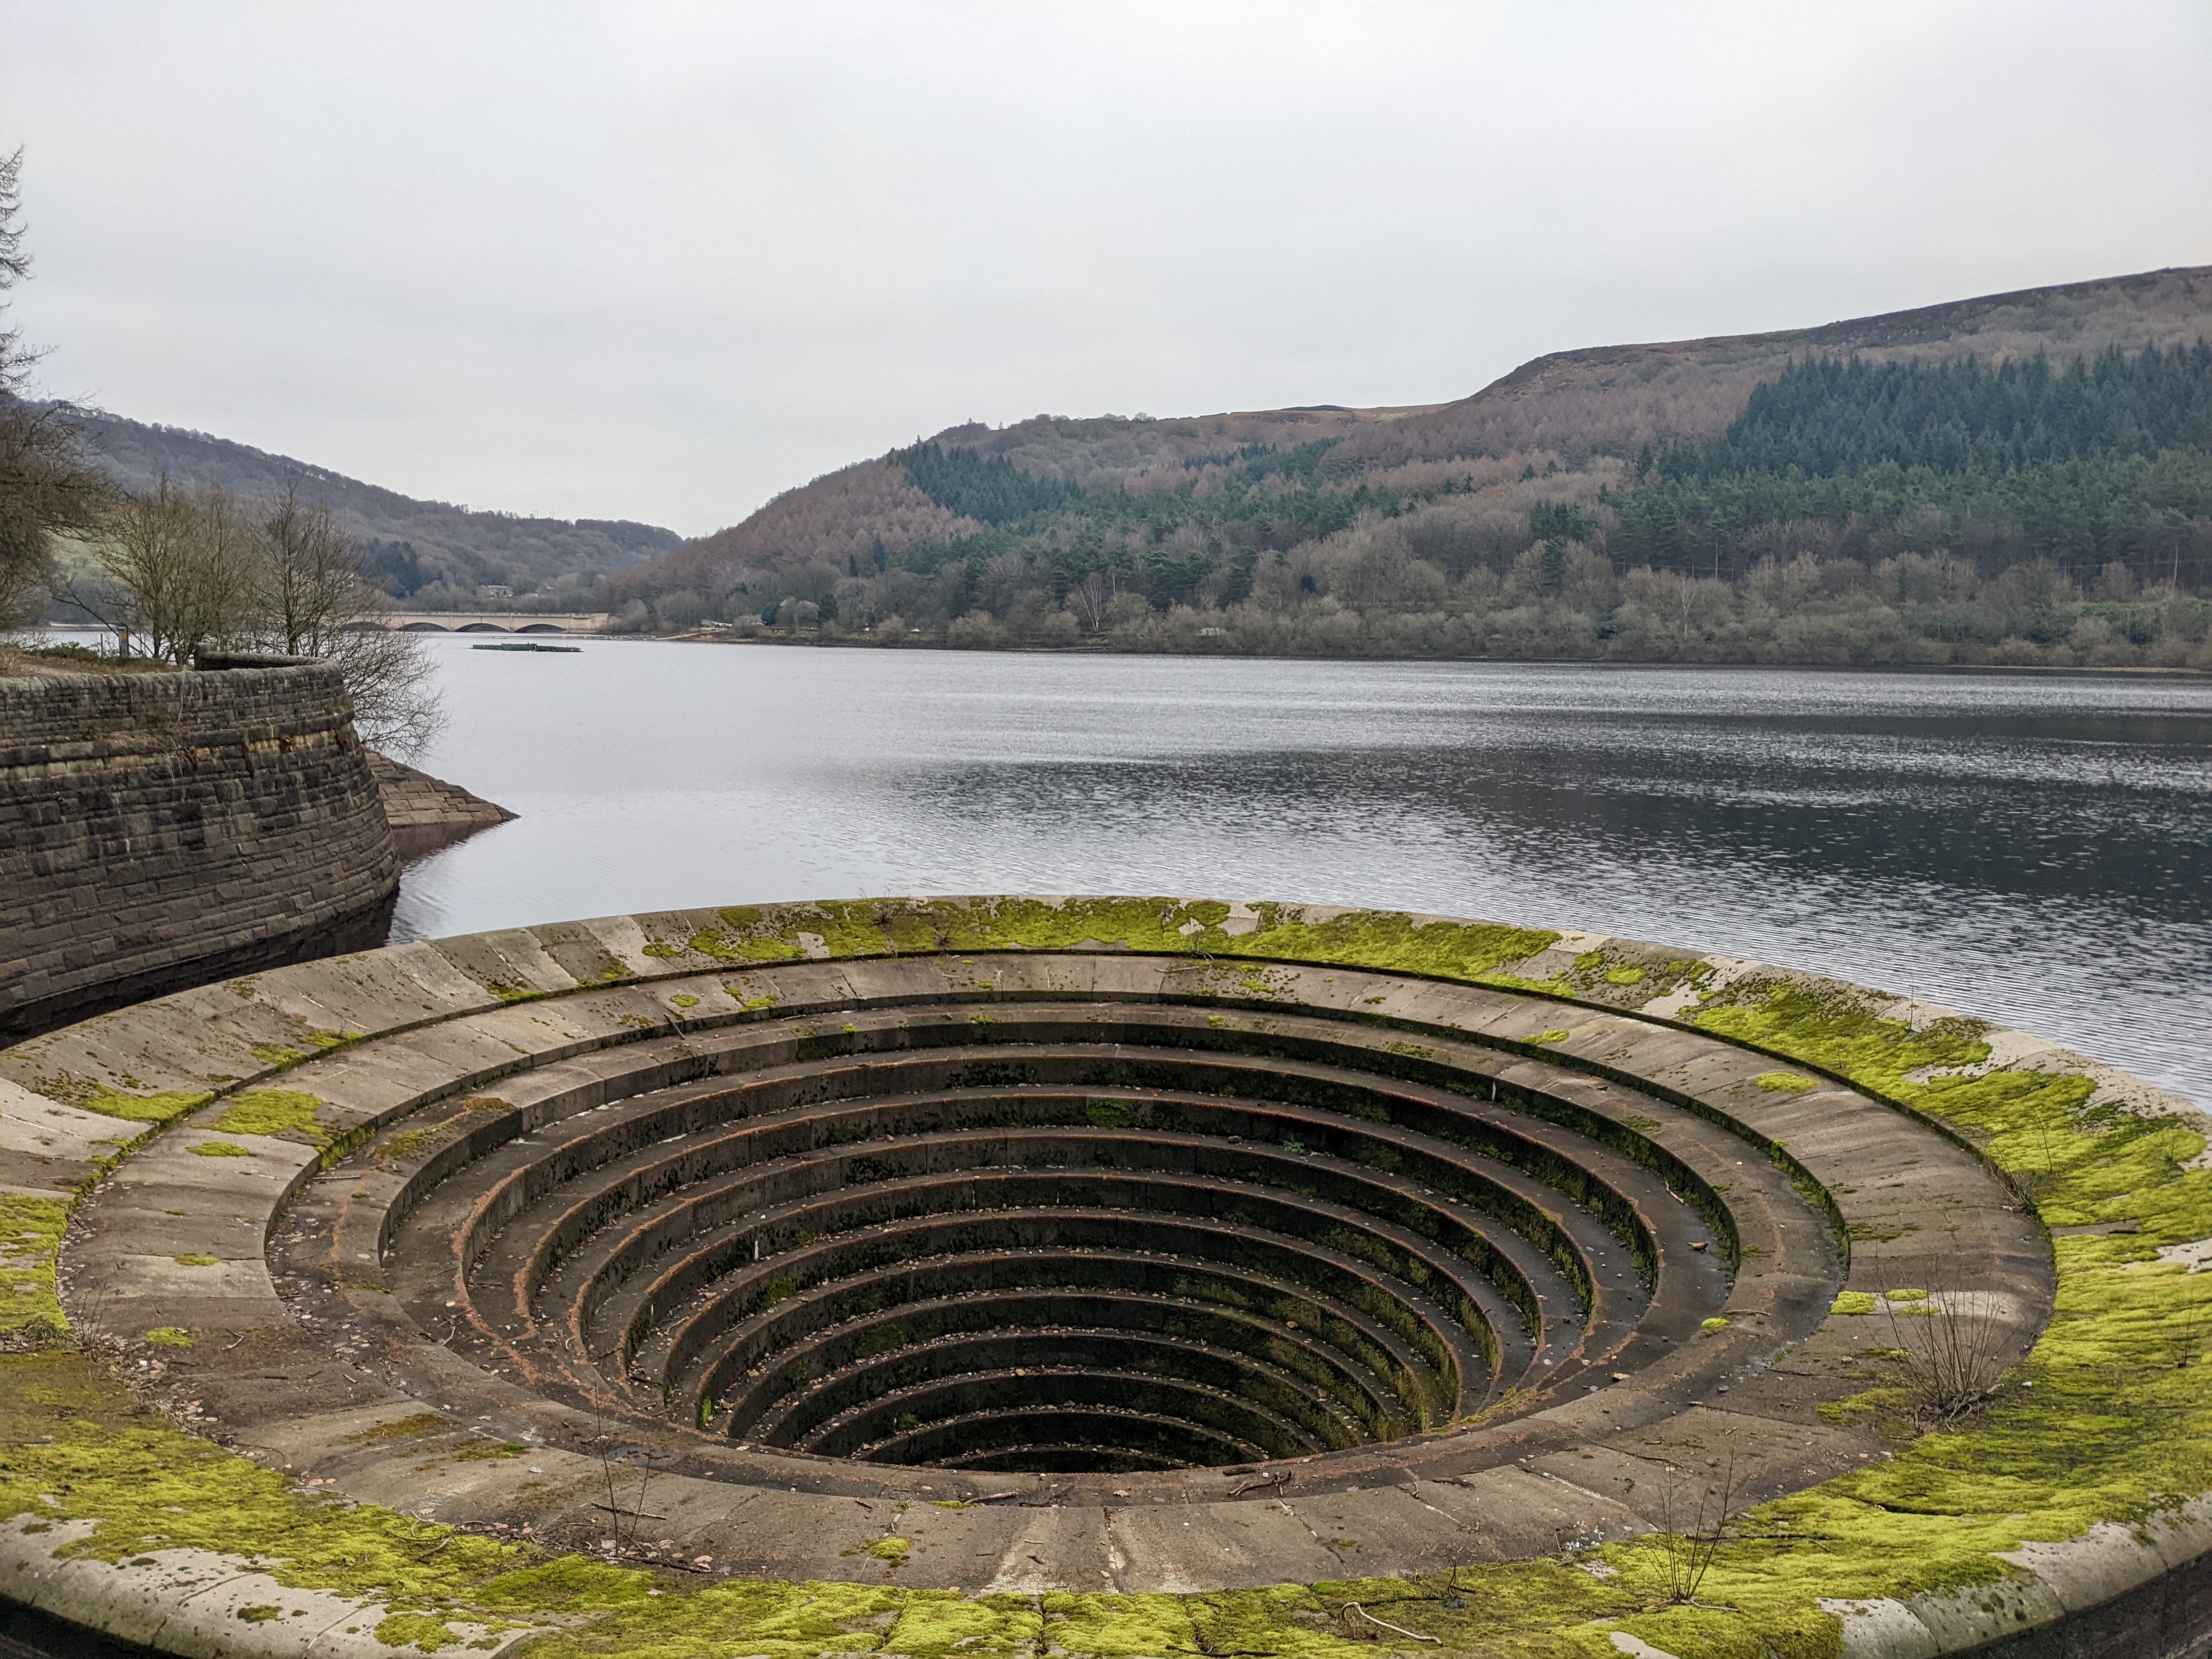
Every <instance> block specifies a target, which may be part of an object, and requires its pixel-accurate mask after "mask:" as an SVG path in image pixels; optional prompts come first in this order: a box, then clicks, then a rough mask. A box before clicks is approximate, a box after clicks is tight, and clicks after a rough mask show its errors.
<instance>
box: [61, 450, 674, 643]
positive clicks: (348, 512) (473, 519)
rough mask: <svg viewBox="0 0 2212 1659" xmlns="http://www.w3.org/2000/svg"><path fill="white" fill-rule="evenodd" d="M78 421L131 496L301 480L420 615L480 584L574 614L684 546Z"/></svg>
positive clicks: (240, 489) (255, 453)
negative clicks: (634, 571) (163, 481)
mask: <svg viewBox="0 0 2212 1659" xmlns="http://www.w3.org/2000/svg"><path fill="white" fill-rule="evenodd" d="M80 424H81V425H82V427H83V428H84V431H85V434H86V435H87V437H88V439H89V440H90V441H91V443H92V446H93V447H94V449H95V450H97V451H98V452H99V453H100V455H101V456H102V457H104V458H105V459H106V462H107V464H108V465H109V467H110V469H111V470H112V471H113V472H114V473H115V475H116V477H118V479H119V480H120V481H121V482H122V483H125V484H127V485H129V486H130V487H131V488H132V489H144V488H146V487H148V486H149V485H151V484H152V483H154V482H155V480H156V479H157V478H159V477H161V475H162V474H163V473H167V475H168V476H169V477H170V478H171V479H172V480H173V481H174V482H176V483H179V484H184V485H188V486H197V485H201V484H216V485H220V486H221V487H222V488H223V489H228V490H229V491H231V492H232V493H233V494H234V495H240V496H241V497H244V498H246V499H247V500H258V499H263V498H266V497H271V496H276V495H282V494H283V492H284V490H285V489H286V487H287V486H288V485H290V484H294V483H296V484H298V485H299V487H300V489H301V492H302V494H304V495H308V496H310V497H312V498H313V499H314V500H316V501H327V502H329V503H330V506H331V511H332V512H333V513H336V514H337V516H338V519H339V520H340V521H341V523H342V524H343V526H344V527H345V528H346V529H347V530H348V531H349V532H351V533H353V534H355V535H357V536H359V537H361V538H362V539H363V540H364V541H366V542H368V544H369V563H370V568H371V569H372V572H373V573H374V574H376V575H377V576H378V577H379V579H380V580H381V581H382V582H383V585H384V586H385V588H386V591H387V592H390V593H391V594H392V597H393V598H394V599H398V600H399V601H400V602H401V603H402V604H403V605H406V606H409V607H410V608H413V609H416V610H438V609H448V608H450V609H460V610H476V609H477V608H479V607H480V606H482V605H483V604H484V603H485V601H484V599H483V598H482V596H481V595H480V594H479V592H478V589H479V587H480V586H484V585H494V586H507V587H512V588H513V590H514V592H515V593H516V594H517V595H518V596H522V601H521V602H522V603H523V605H526V606H527V605H529V604H530V603H531V597H532V596H535V598H536V599H537V600H538V602H539V608H541V609H550V610H576V609H580V608H583V607H584V606H585V605H587V604H588V603H589V602H590V601H591V600H592V598H593V595H594V593H595V592H596V590H597V588H598V586H599V582H600V580H601V579H602V578H604V577H605V576H607V575H609V574H612V573H613V572H616V571H618V570H622V569H624V568H627V567H629V566H631V565H635V564H636V563H638V562H640V561H641V560H645V559H649V558H653V557H654V556H658V555H660V554H664V553H666V552H668V551H669V550H671V549H672V548H674V547H675V546H677V544H678V542H679V541H680V540H681V539H682V538H679V537H678V535H677V534H676V532H673V531H671V530H663V529H661V528H659V526H655V525H646V524H632V523H629V522H628V521H626V520H608V519H577V520H568V519H532V518H523V517H520V516H519V515H517V514H514V513H480V512H471V511H470V510H469V509H468V508H466V507H454V506H452V505H449V504H448V503H447V502H444V501H416V500H415V499H414V498H413V497H411V496H407V495H400V494H399V493H398V491H396V490H391V489H380V488H378V487H377V486H376V485H374V484H368V483H362V482H360V481H359V480H358V479H356V478H349V477H346V476H345V475H344V474H343V473H340V472H333V471H331V470H330V469H329V468H327V467H321V466H317V465H313V463H312V462H308V461H296V460H294V459H292V458H291V457H290V456H289V455H271V454H270V453H267V452H266V451H264V450H259V449H255V448H253V447H251V446H250V445H246V444H240V443H232V442H230V441H228V440H227V439H223V438H215V437H210V436H209V435H207V434H206V433H204V432H187V431H185V430H184V429H182V428H178V427H169V426H149V425H147V424H145V423H144V422H139V421H130V420H125V419H123V418H122V417H121V416H114V415H106V414H97V413H95V414H90V415H88V416H84V417H83V418H82V421H81V422H80Z"/></svg>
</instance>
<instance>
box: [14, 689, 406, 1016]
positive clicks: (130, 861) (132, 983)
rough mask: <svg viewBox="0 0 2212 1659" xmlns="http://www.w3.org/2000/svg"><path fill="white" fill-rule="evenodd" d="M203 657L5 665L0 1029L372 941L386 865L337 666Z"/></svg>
mask: <svg viewBox="0 0 2212 1659" xmlns="http://www.w3.org/2000/svg"><path fill="white" fill-rule="evenodd" d="M216 660H217V661H218V662H220V663H221V664H222V671H221V672H199V673H174V674H127V675H126V674H115V675H106V674H83V675H68V676H58V677H56V678H52V679H18V680H0V1041H9V1040H15V1039H20V1038H22V1037H25V1036H30V1035H32V1034H33V1033H35V1032H38V1031H42V1030H52V1028H53V1027H55V1026H58V1025H62V1024H68V1023H69V1022H70V1021H72V1020H77V1019H83V1018H88V1017H89V1016H91V1015H93V1014H96V1013H99V1012H102V1011H103V1010H106V1009H109V1008H117V1007H123V1006H128V1005H129V1004H131V1003H133V1002H137V1001H141V1000H144V999H145V998H147V997H150V996H159V995H161V994H164V993H167V992H170V991H174V990H177V989H179V988H181V987H185V986H191V985H197V984H204V983H206V982H207V981H210V980H214V979H220V978H222V977H224V976H226V975H232V974H236V973H242V972H246V971H248V970H250V969H259V968H266V967H270V966H275V965H278V964H282V963H291V962H301V961H305V960H307V959H308V958H310V957H318V956H326V955H329V954H331V953H332V952H334V951H349V950H357V949H361V948H362V947H364V946H367V945H374V944H377V943H380V941H381V940H382V939H383V937H384V934H385V931H386V927H387V925H388V923H389V921H390V919H391V913H392V903H393V901H394V899H395V898H396V896H397V895H398V885H399V872H398V860H397V859H396V858H395V856H394V854H393V850H392V831H391V829H390V827H389V826H388V825H387V824H386V821H385V816H384V809H383V806H382V804H381V802H380V798H379V793H378V788H377V783H376V780H375V778H374V775H372V774H371V772H370V769H369V764H368V759H367V751H366V750H363V749H362V746H361V744H360V741H359V740H358V739H357V738H356V737H355V735H354V731H353V713H352V703H351V701H350V700H349V698H348V696H346V691H345V687H344V684H343V680H342V679H341V678H340V677H339V675H338V673H337V671H336V670H335V669H333V668H331V667H329V666H328V665H324V664H321V663H313V662H304V661H293V660H290V659H254V658H228V659H216Z"/></svg>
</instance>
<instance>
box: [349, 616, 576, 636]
mask: <svg viewBox="0 0 2212 1659" xmlns="http://www.w3.org/2000/svg"><path fill="white" fill-rule="evenodd" d="M606 625H607V613H606V612H605V611H392V612H390V613H389V615H388V617H387V618H386V626H387V627H392V628H399V629H405V630H406V631H408V632H409V633H410V634H597V633H599V632H600V631H601V630H603V629H605V627H606Z"/></svg>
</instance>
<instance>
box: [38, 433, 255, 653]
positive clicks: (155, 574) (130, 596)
mask: <svg viewBox="0 0 2212 1659" xmlns="http://www.w3.org/2000/svg"><path fill="white" fill-rule="evenodd" d="M92 558H93V563H94V567H95V568H97V569H98V571H99V573H100V580H99V581H98V583H97V584H96V585H94V584H92V583H87V582H72V583H70V584H69V585H68V586H66V587H65V588H64V597H65V598H66V599H68V600H69V601H70V603H71V604H73V605H76V606H77V607H78V608H79V609H81V610H82V611H85V612H86V613H87V614H88V615H89V616H91V617H94V618H96V619H97V620H98V621H100V622H101V623H106V625H107V626H109V627H111V628H118V629H129V630H130V631H131V635H133V636H134V637H135V638H136V639H137V641H138V642H139V646H140V648H141V649H143V651H144V652H145V653H146V654H147V655H149V656H151V657H154V658H155V659H161V660H165V661H168V662H173V663H174V664H176V665H177V666H179V668H189V667H190V666H191V662H192V659H193V658H194V657H196V656H197V655H198V654H199V653H201V652H202V651H204V650H207V649H210V647H217V646H224V645H231V644H236V643H240V642H242V641H243V640H244V638H245V635H246V633H247V631H248V615H247V609H248V606H247V596H248V594H249V593H250V592H251V582H252V547H251V545H250V542H249V527H248V526H247V525H246V521H245V520H244V518H243V516H242V515H241V514H240V512H239V510H238V504H237V502H236V501H234V500H233V499H232V497H231V496H230V495H228V494H227V493H225V492H224V491H222V490H219V489H205V490H197V491H195V490H188V489H181V488H179V486H178V485H177V484H175V483H173V482H172V481H171V480H170V479H169V478H168V477H167V476H166V475H165V476H163V477H161V479H160V480H159V481H157V482H156V483H155V486H154V488H153V489H149V490H146V491H144V492H143V493H141V494H137V495H125V497H124V498H123V500H122V503H121V505H120V506H119V507H118V508H117V509H116V511H115V513H113V515H112V519H111V520H110V523H109V525H108V526H107V532H106V535H105V536H103V537H102V538H100V540H99V541H97V542H96V543H94V544H93V548H92Z"/></svg>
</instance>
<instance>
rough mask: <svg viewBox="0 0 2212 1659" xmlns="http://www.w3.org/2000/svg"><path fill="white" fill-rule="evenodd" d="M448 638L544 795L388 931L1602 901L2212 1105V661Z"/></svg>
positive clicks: (442, 661)
mask: <svg viewBox="0 0 2212 1659" xmlns="http://www.w3.org/2000/svg"><path fill="white" fill-rule="evenodd" d="M476 642H477V641H471V640H469V639H467V638H465V637H433V638H431V639H430V640H429V641H428V646H429V649H430V651H431V652H432V653H433V656H434V658H435V662H436V665H437V672H438V675H439V678H440V682H441V685H442V687H443V690H444V694H445V696H446V699H447V706H448V708H449V710H450V713H451V715H452V722H451V725H450V726H449V728H448V730H447V732H446V734H445V736H444V737H443V738H441V740H440V742H439V743H438V744H437V746H436V747H435V749H434V750H432V751H431V752H430V753H428V754H427V755H425V756H423V757H420V759H419V761H418V763H419V764H421V765H422V766H423V767H424V768H425V769H428V770H429V771H431V772H434V773H435V774H437V775H440V776H441V777H447V778H450V779H452V780H453V781H456V782H458V783H461V784H465V785H466V786H467V787H469V788H471V789H473V790H475V791H476V792H477V793H479V794H482V795H484V796H487V797H489V799H493V800H495V801H498V802H499V803H501V805H505V806H507V807H510V808H512V809H513V811H517V812H519V813H520V814H521V817H520V818H519V819H518V820H517V821H516V822H514V823H508V824H503V825H501V827H499V828H498V829H492V830H489V831H487V832H485V833H483V834H482V835H479V836H476V837H475V838H474V839H472V840H471V841H468V842H463V843H462V844H460V845H459V846H457V847H453V848H447V850H445V851H444V852H441V853H439V854H435V855H433V856H431V857H429V858H428V859H425V860H421V861H420V862H418V863H416V864H415V865H413V866H410V868H409V869H408V871H407V872H406V874H405V878H404V884H403V887H402V891H401V896H400V902H399V910H398V919H397V921H396V923H395V926H394V932H393V937H394V938H395V939H411V938H428V937H436V936H438V935H441V934H446V933H468V932H474V931H477V930H478V929H483V928H490V927H506V926H510V925H515V924H520V923H527V922H532V921H552V920H557V919H562V918H567V917H575V916H592V915H608V914H612V913H616V912H621V911H631V910H651V909H664V908H684V907H689V906H694V905H714V904H730V903H743V902H756V901H762V900H774V899H793V898H808V897H835V896H860V895H876V894H893V893H923V892H937V893H947V892H953V893H957V892H1093V893H1163V894H1165V893H1176V894H1192V895H1208V896H1221V897H1230V898H1284V899H1304V900H1314V901H1322V902H1334V903H1346V904H1363V905H1380V906H1389V907H1393V908H1415V909H1422V910H1431V911H1437V912H1442V913H1444V914H1448V915H1465V916H1480V917H1491V918H1496V919H1499V920H1504V921H1517V922H1526V923H1530V924H1533V925H1537V926H1543V927H1579V928H1583V929H1589V930H1594V931H1600V932H1605V933H1622V934H1627V935H1630V936H1632V937H1636V938H1641V939H1655V940H1659V941H1662V942H1665V943H1668V944H1673V945H1687V946H1692V947H1696V948H1698V949H1700V950H1705V951H1719V952H1722V953H1724V954H1728V955H1732V956H1744V957H1755V958H1758V959H1760V960H1763V961H1768V962H1775V963H1788V964H1790V965H1792V966H1796V967H1800V968H1807V969H1815V970H1818V971H1820V972H1824V973H1830V974H1834V975H1838V976H1839V977H1842V978H1844V979H1850V980H1855V981H1861V982H1863V983H1866V984H1871V985H1879V986H1884V987H1890V988H1893V989H1896V990H1900V991H1906V992H1911V993H1912V994H1917V995H1919V996H1922V997H1924V998H1927V999H1929V1000H1933V1001H1937V1002H1942V1003H1945V1004H1948V1005H1949V1006H1954V1007H1957V1008H1960V1009H1964V1010H1966V1011H1968V1012H1972V1013H1975V1014H1978V1015H1982V1016H1984V1017H1986V1018H1990V1019H1994V1020H1996V1021H1999V1022H2001V1023H2003V1024H2009V1025H2017V1026H2020V1027H2022V1028H2024V1029H2026V1030H2031V1031H2034V1032H2037V1033H2039V1034H2040V1035H2043V1036H2050V1037H2053V1038H2056V1039H2057V1040H2059V1041H2061V1042H2065V1043H2067V1044H2068V1045H2069V1046H2070V1047H2073V1048H2079V1049H2081V1050H2083V1051H2084V1052H2086V1053H2088V1054H2095V1055H2098V1056H2100V1057H2101V1058H2104V1059H2106V1060H2112V1061H2113V1062H2115V1063H2117V1064H2118V1065H2121V1066H2125V1067H2127V1068H2128V1069H2130V1070H2131V1071H2134V1072H2136V1073H2140V1074H2141V1075H2142V1076H2144V1077H2147V1078H2149V1079H2152V1080H2154V1081H2155V1082H2158V1083H2160V1084H2162V1085H2165V1086H2166V1087H2168V1088H2171V1089H2172V1090H2174V1091H2176V1092H2178V1093H2180V1094H2182V1095H2184V1096H2185V1097H2189V1098H2191V1099H2193V1100H2195V1101H2197V1103H2203V1104H2212V683H2207V682H2203V681H2167V680H2160V679H2148V678H2115V677H2109V676H2087V675H2084V676H2051V677H2033V678H2028V677H2021V676H2009V675H2008V676H1956V675H1934V674H1905V673H1888V674H1877V673H1855V672H1826V671H1799V670H1768V669H1685V668H1596V667H1585V666H1523V665H1497V664H1483V663H1441V664H1439V663H1420V664H1411V663H1310V662H1275V661H1249V660H1216V659H1188V658H1163V657H1091V656H1080V657H1079V656H1062V655H1047V654H984V653H972V654H971V653H947V652H890V651H866V650H809V649H801V648H783V647H770V646H713V645H693V644H676V643H667V642H653V641H612V640H610V641H589V640H587V641H580V643H581V645H582V649H581V650H580V652H578V653H575V654H574V655H568V654H557V655H556V654H544V655H539V654H526V653H507V652H489V651H486V652H477V651H473V650H471V648H470V647H471V644H473V643H476Z"/></svg>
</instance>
